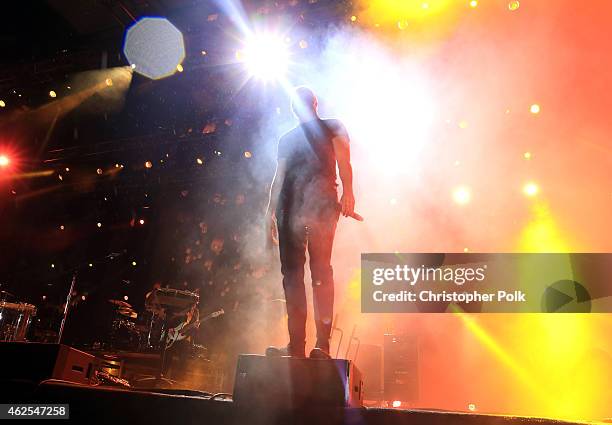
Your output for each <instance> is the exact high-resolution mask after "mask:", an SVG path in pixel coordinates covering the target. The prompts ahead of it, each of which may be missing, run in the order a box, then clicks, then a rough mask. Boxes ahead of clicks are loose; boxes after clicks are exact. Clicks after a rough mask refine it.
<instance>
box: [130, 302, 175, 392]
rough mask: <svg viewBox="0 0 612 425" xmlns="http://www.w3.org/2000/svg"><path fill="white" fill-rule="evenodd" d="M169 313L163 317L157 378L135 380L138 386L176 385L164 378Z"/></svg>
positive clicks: (148, 377) (149, 377)
mask: <svg viewBox="0 0 612 425" xmlns="http://www.w3.org/2000/svg"><path fill="white" fill-rule="evenodd" d="M169 314H170V312H166V314H165V315H164V320H163V324H162V334H163V335H164V338H163V341H162V343H161V349H160V352H159V370H158V371H157V376H147V377H146V378H141V379H138V380H136V382H138V386H141V384H143V383H151V384H152V387H153V388H159V387H160V384H162V385H163V384H165V385H168V386H172V385H174V384H176V381H173V380H172V379H168V378H166V377H164V364H165V363H166V346H167V345H168V315H169Z"/></svg>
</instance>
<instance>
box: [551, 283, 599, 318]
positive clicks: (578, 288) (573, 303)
mask: <svg viewBox="0 0 612 425" xmlns="http://www.w3.org/2000/svg"><path fill="white" fill-rule="evenodd" d="M542 311H543V312H545V313H590V312H591V296H590V295H589V292H588V291H587V290H586V288H585V287H584V286H582V285H581V284H580V283H579V282H576V281H574V280H558V281H557V282H555V283H553V284H552V285H550V286H548V287H547V288H546V289H545V290H544V294H543V295H542Z"/></svg>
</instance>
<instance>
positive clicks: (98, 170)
mask: <svg viewBox="0 0 612 425" xmlns="http://www.w3.org/2000/svg"><path fill="white" fill-rule="evenodd" d="M96 174H98V175H99V176H101V175H102V168H98V169H97V170H96Z"/></svg>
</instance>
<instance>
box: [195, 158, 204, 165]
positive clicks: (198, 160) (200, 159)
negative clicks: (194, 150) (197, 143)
mask: <svg viewBox="0 0 612 425" xmlns="http://www.w3.org/2000/svg"><path fill="white" fill-rule="evenodd" d="M196 162H197V163H198V165H202V164H204V161H202V158H196Z"/></svg>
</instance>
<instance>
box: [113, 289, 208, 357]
mask: <svg viewBox="0 0 612 425" xmlns="http://www.w3.org/2000/svg"><path fill="white" fill-rule="evenodd" d="M198 301H199V295H198V294H196V293H193V292H190V291H184V290H179V289H172V288H158V289H156V290H155V291H154V292H153V293H152V294H151V300H148V301H147V303H146V306H145V311H144V312H142V313H141V314H138V313H137V312H136V311H135V310H134V308H133V307H132V306H131V305H130V304H129V303H127V302H126V301H123V300H112V299H111V300H108V302H109V303H110V304H111V305H112V307H113V317H112V322H111V330H110V336H109V344H108V347H109V348H111V349H115V350H125V351H138V352H147V351H149V352H150V351H160V350H161V348H162V345H163V343H164V341H162V339H164V337H165V331H164V330H165V329H166V328H167V324H166V320H167V316H168V314H171V315H172V314H180V313H181V312H184V311H187V310H189V309H191V308H192V307H193V306H195V305H196V304H197V303H198Z"/></svg>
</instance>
